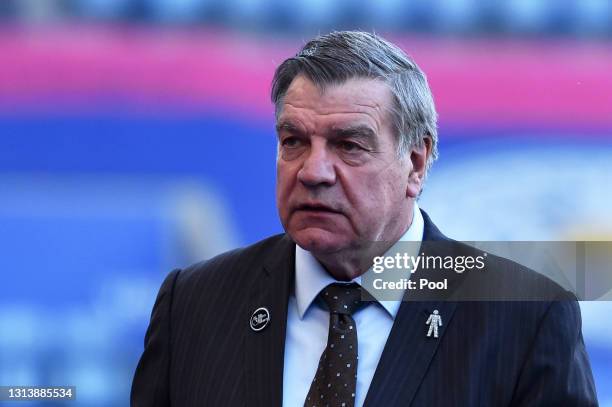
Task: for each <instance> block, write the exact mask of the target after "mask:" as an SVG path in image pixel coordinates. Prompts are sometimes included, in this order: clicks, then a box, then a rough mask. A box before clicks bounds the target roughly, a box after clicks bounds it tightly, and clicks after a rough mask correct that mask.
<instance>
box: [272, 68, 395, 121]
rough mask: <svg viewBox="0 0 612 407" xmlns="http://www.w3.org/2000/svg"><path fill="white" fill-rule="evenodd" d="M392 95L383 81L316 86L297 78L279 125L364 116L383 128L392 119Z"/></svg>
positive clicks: (285, 99) (353, 80)
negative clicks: (293, 119) (295, 120)
mask: <svg viewBox="0 0 612 407" xmlns="http://www.w3.org/2000/svg"><path fill="white" fill-rule="evenodd" d="M392 109H393V95H392V93H391V90H390V88H389V86H388V84H387V83H385V82H384V81H382V80H380V79H372V78H351V79H348V80H346V81H343V82H338V83H328V84H326V85H325V86H321V85H318V84H315V83H314V82H313V81H311V80H310V79H309V78H307V77H306V76H303V75H300V76H297V77H296V78H295V79H294V80H293V81H292V82H291V84H290V85H289V87H288V89H287V92H286V93H285V95H284V97H283V99H282V101H281V106H280V111H279V112H278V114H277V123H280V122H282V121H285V120H288V119H290V118H291V117H292V116H296V115H298V116H303V117H305V118H309V119H313V120H314V119H315V118H316V119H318V120H321V121H324V120H325V119H327V118H329V119H330V120H331V119H333V118H336V119H340V118H343V117H344V118H346V119H350V118H351V117H354V118H358V117H360V116H363V117H364V118H365V119H369V120H372V121H374V122H376V125H377V126H378V127H383V126H384V125H385V124H386V123H387V122H388V121H389V119H390V118H391V112H392Z"/></svg>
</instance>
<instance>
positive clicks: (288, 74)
mask: <svg viewBox="0 0 612 407" xmlns="http://www.w3.org/2000/svg"><path fill="white" fill-rule="evenodd" d="M298 75H305V76H306V77H307V78H308V79H310V80H311V81H312V82H314V84H315V85H316V86H318V87H319V88H321V89H324V88H325V87H326V86H328V85H333V84H341V83H344V82H346V81H347V80H349V79H352V78H362V77H363V78H372V79H381V80H383V81H384V82H385V83H386V84H387V85H388V86H389V88H390V90H391V93H392V94H393V99H394V106H393V107H392V108H391V114H392V121H393V123H392V124H393V127H394V130H395V132H396V135H397V137H398V143H397V146H398V150H397V151H398V156H399V157H406V154H407V153H408V152H409V151H410V148H411V147H413V146H418V147H421V146H422V145H423V143H424V139H425V138H426V137H429V138H430V139H431V155H430V157H429V158H428V160H427V169H429V167H431V164H432V163H433V161H435V160H436V158H437V157H438V131H437V117H438V116H437V113H436V108H435V105H434V101H433V96H432V94H431V90H430V89H429V85H428V84H427V78H426V76H425V74H424V73H423V71H421V70H420V69H419V67H418V66H417V65H416V64H415V63H414V61H413V60H412V59H410V57H408V56H407V55H406V54H405V53H404V52H403V51H402V50H401V49H400V48H398V47H397V46H395V45H393V44H392V43H390V42H388V41H386V40H385V39H383V38H381V37H379V36H378V35H376V34H370V33H367V32H363V31H336V32H332V33H329V34H326V35H323V36H319V37H317V38H315V39H313V40H310V41H309V42H308V43H306V45H304V47H303V48H302V49H301V50H300V52H298V53H297V55H296V56H294V57H291V58H288V59H286V60H285V61H284V62H283V63H282V64H280V65H279V67H278V68H277V69H276V72H275V73H274V79H273V80H272V103H274V105H275V110H276V119H277V120H278V117H279V115H280V113H281V110H282V104H283V97H284V96H285V93H286V92H287V89H288V88H289V86H290V85H291V82H292V81H293V79H295V77H297V76H298Z"/></svg>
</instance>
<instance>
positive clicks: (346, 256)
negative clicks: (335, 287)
mask: <svg viewBox="0 0 612 407" xmlns="http://www.w3.org/2000/svg"><path fill="white" fill-rule="evenodd" d="M413 219H414V212H413V211H412V210H411V211H410V216H409V217H408V222H406V223H405V224H404V225H403V227H400V228H398V229H397V231H395V233H392V234H390V235H391V237H389V238H384V240H383V239H379V240H378V241H369V242H364V243H363V244H360V245H358V246H357V247H351V248H349V249H346V250H344V251H342V252H335V253H323V254H320V253H312V254H313V256H314V257H315V258H316V259H317V260H318V261H319V263H321V265H323V267H325V270H327V272H328V273H329V274H330V275H331V276H332V277H334V278H335V279H336V280H338V281H352V280H354V279H355V278H357V277H359V276H361V275H362V274H364V273H365V272H367V271H368V270H369V269H370V267H372V259H373V258H374V257H376V256H381V255H383V254H384V253H386V252H387V250H389V249H390V248H391V246H393V245H394V244H395V243H396V242H397V241H398V240H399V239H400V238H401V237H402V236H403V235H404V234H405V233H406V231H407V230H408V229H409V228H410V226H411V225H412V220H413Z"/></svg>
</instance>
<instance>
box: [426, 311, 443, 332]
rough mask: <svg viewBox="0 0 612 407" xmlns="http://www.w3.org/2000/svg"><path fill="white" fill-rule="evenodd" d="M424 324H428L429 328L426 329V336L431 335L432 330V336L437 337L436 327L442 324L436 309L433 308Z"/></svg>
mask: <svg viewBox="0 0 612 407" xmlns="http://www.w3.org/2000/svg"><path fill="white" fill-rule="evenodd" d="M425 324H427V325H429V330H428V331H427V337H428V338H429V337H431V334H432V332H433V336H434V338H437V337H438V327H440V326H442V317H441V316H440V315H439V312H438V310H437V309H435V310H434V312H433V314H431V315H430V316H429V318H427V322H425Z"/></svg>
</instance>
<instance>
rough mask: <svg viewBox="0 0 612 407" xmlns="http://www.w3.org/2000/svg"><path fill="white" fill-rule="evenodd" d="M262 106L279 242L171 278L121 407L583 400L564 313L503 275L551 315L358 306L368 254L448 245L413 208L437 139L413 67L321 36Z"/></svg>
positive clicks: (507, 269) (522, 305)
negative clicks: (267, 112)
mask: <svg viewBox="0 0 612 407" xmlns="http://www.w3.org/2000/svg"><path fill="white" fill-rule="evenodd" d="M272 100H273V102H274V104H275V107H276V128H277V135H278V158H277V205H278V210H279V215H280V219H281V221H282V224H283V226H284V228H285V231H286V233H285V234H283V235H279V236H274V237H271V238H269V239H266V240H264V241H262V242H259V243H256V244H254V245H252V246H249V247H246V248H243V249H239V250H236V251H232V252H229V253H225V254H222V255H220V256H218V257H215V258H213V259H211V260H208V261H206V262H203V263H199V264H196V265H193V266H191V267H189V268H186V269H184V270H175V271H173V272H172V273H170V274H169V276H168V277H167V278H166V280H165V281H164V283H163V285H162V287H161V290H160V292H159V295H158V298H157V301H156V303H155V306H154V309H153V314H152V317H151V322H150V326H149V329H148V331H147V335H146V339H145V351H144V354H143V356H142V358H141V360H140V363H139V365H138V368H137V370H136V374H135V377H134V382H133V387H132V400H131V401H132V406H135V407H145V406H147V407H152V406H280V405H284V406H361V405H367V406H408V405H413V406H422V405H427V406H476V405H479V406H481V405H482V406H497V405H513V406H541V405H555V406H556V405H572V406H592V405H596V404H597V401H596V398H595V390H594V386H593V379H592V376H591V372H590V366H589V362H588V358H587V355H586V352H585V349H584V344H583V341H582V336H581V328H580V311H579V308H578V306H577V303H576V301H575V299H573V297H571V296H568V294H567V293H566V292H565V291H564V290H562V289H561V288H560V287H558V286H556V285H555V284H554V283H552V282H550V281H549V280H546V279H544V278H543V277H540V276H538V275H536V274H535V273H533V272H531V271H529V270H526V269H523V268H520V267H519V266H518V265H516V264H515V263H511V262H509V261H506V260H503V259H497V260H495V263H494V264H495V266H494V267H493V268H495V270H496V271H495V273H496V274H495V275H496V276H501V277H500V278H498V277H496V281H510V284H509V285H513V284H514V283H516V284H518V285H519V287H517V290H520V289H521V287H520V284H523V283H524V282H529V281H537V282H538V285H539V286H542V285H544V286H546V287H547V288H548V291H547V292H548V293H551V292H552V299H564V301H552V300H551V301H532V302H524V301H513V302H508V301H469V302H467V301H466V302H460V301H449V300H448V299H446V300H445V299H443V298H442V299H435V301H434V300H431V299H430V301H418V300H416V301H415V300H414V299H413V300H412V301H400V300H395V301H376V300H372V299H371V298H370V301H362V299H363V298H364V293H363V292H362V291H361V286H360V283H361V279H362V277H363V276H364V273H366V272H367V271H368V270H369V269H370V267H371V265H372V256H379V255H382V254H384V253H386V252H387V251H388V250H389V249H390V248H391V247H392V246H393V245H394V244H395V243H396V242H399V241H412V242H417V243H419V244H420V243H421V242H423V244H424V243H425V242H429V241H440V242H449V243H450V244H455V243H453V242H452V241H451V240H450V239H448V238H446V237H444V236H443V235H442V234H441V233H440V232H439V231H438V229H437V228H436V227H435V226H434V224H433V223H432V221H431V220H430V219H429V217H428V216H427V214H426V213H425V212H423V211H421V210H420V209H419V207H418V205H417V202H416V201H417V198H418V196H419V194H420V192H421V190H422V188H423V183H424V180H425V177H426V175H427V170H428V169H429V167H430V166H431V163H432V162H433V161H434V160H435V158H436V156H437V132H436V111H435V107H434V104H433V98H432V95H431V92H430V90H429V87H428V84H427V81H426V78H425V75H424V74H423V72H421V71H420V69H419V68H418V67H417V66H416V65H415V63H414V62H413V61H411V60H410V59H409V58H408V57H407V56H406V55H405V54H404V53H403V52H402V51H401V50H400V49H399V48H397V47H396V46H394V45H392V44H390V43H389V42H387V41H385V40H383V39H382V38H380V37H378V36H376V35H372V34H368V33H364V32H334V33H331V34H328V35H324V36H321V37H318V38H316V39H314V40H312V41H310V42H308V43H307V44H306V45H305V46H304V47H303V49H302V50H301V51H300V52H299V53H298V54H297V55H296V56H295V57H292V58H289V59H287V60H285V61H284V62H283V63H282V64H281V65H280V66H279V67H278V69H277V70H276V73H275V76H274V80H273V86H272ZM456 245H459V243H456ZM515 276H516V277H515ZM519 277H520V278H519ZM514 279H516V280H514ZM513 282H514V283H513ZM451 284H453V282H451ZM410 294H411V293H409V292H406V293H405V296H404V297H406V298H408V297H410ZM568 298H569V300H568ZM432 316H433V317H432ZM428 318H429V319H428ZM427 321H429V323H430V324H432V323H433V324H435V331H434V335H431V333H429V334H428V332H427V330H428V329H429V326H428V325H427ZM432 321H433V322H432Z"/></svg>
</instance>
